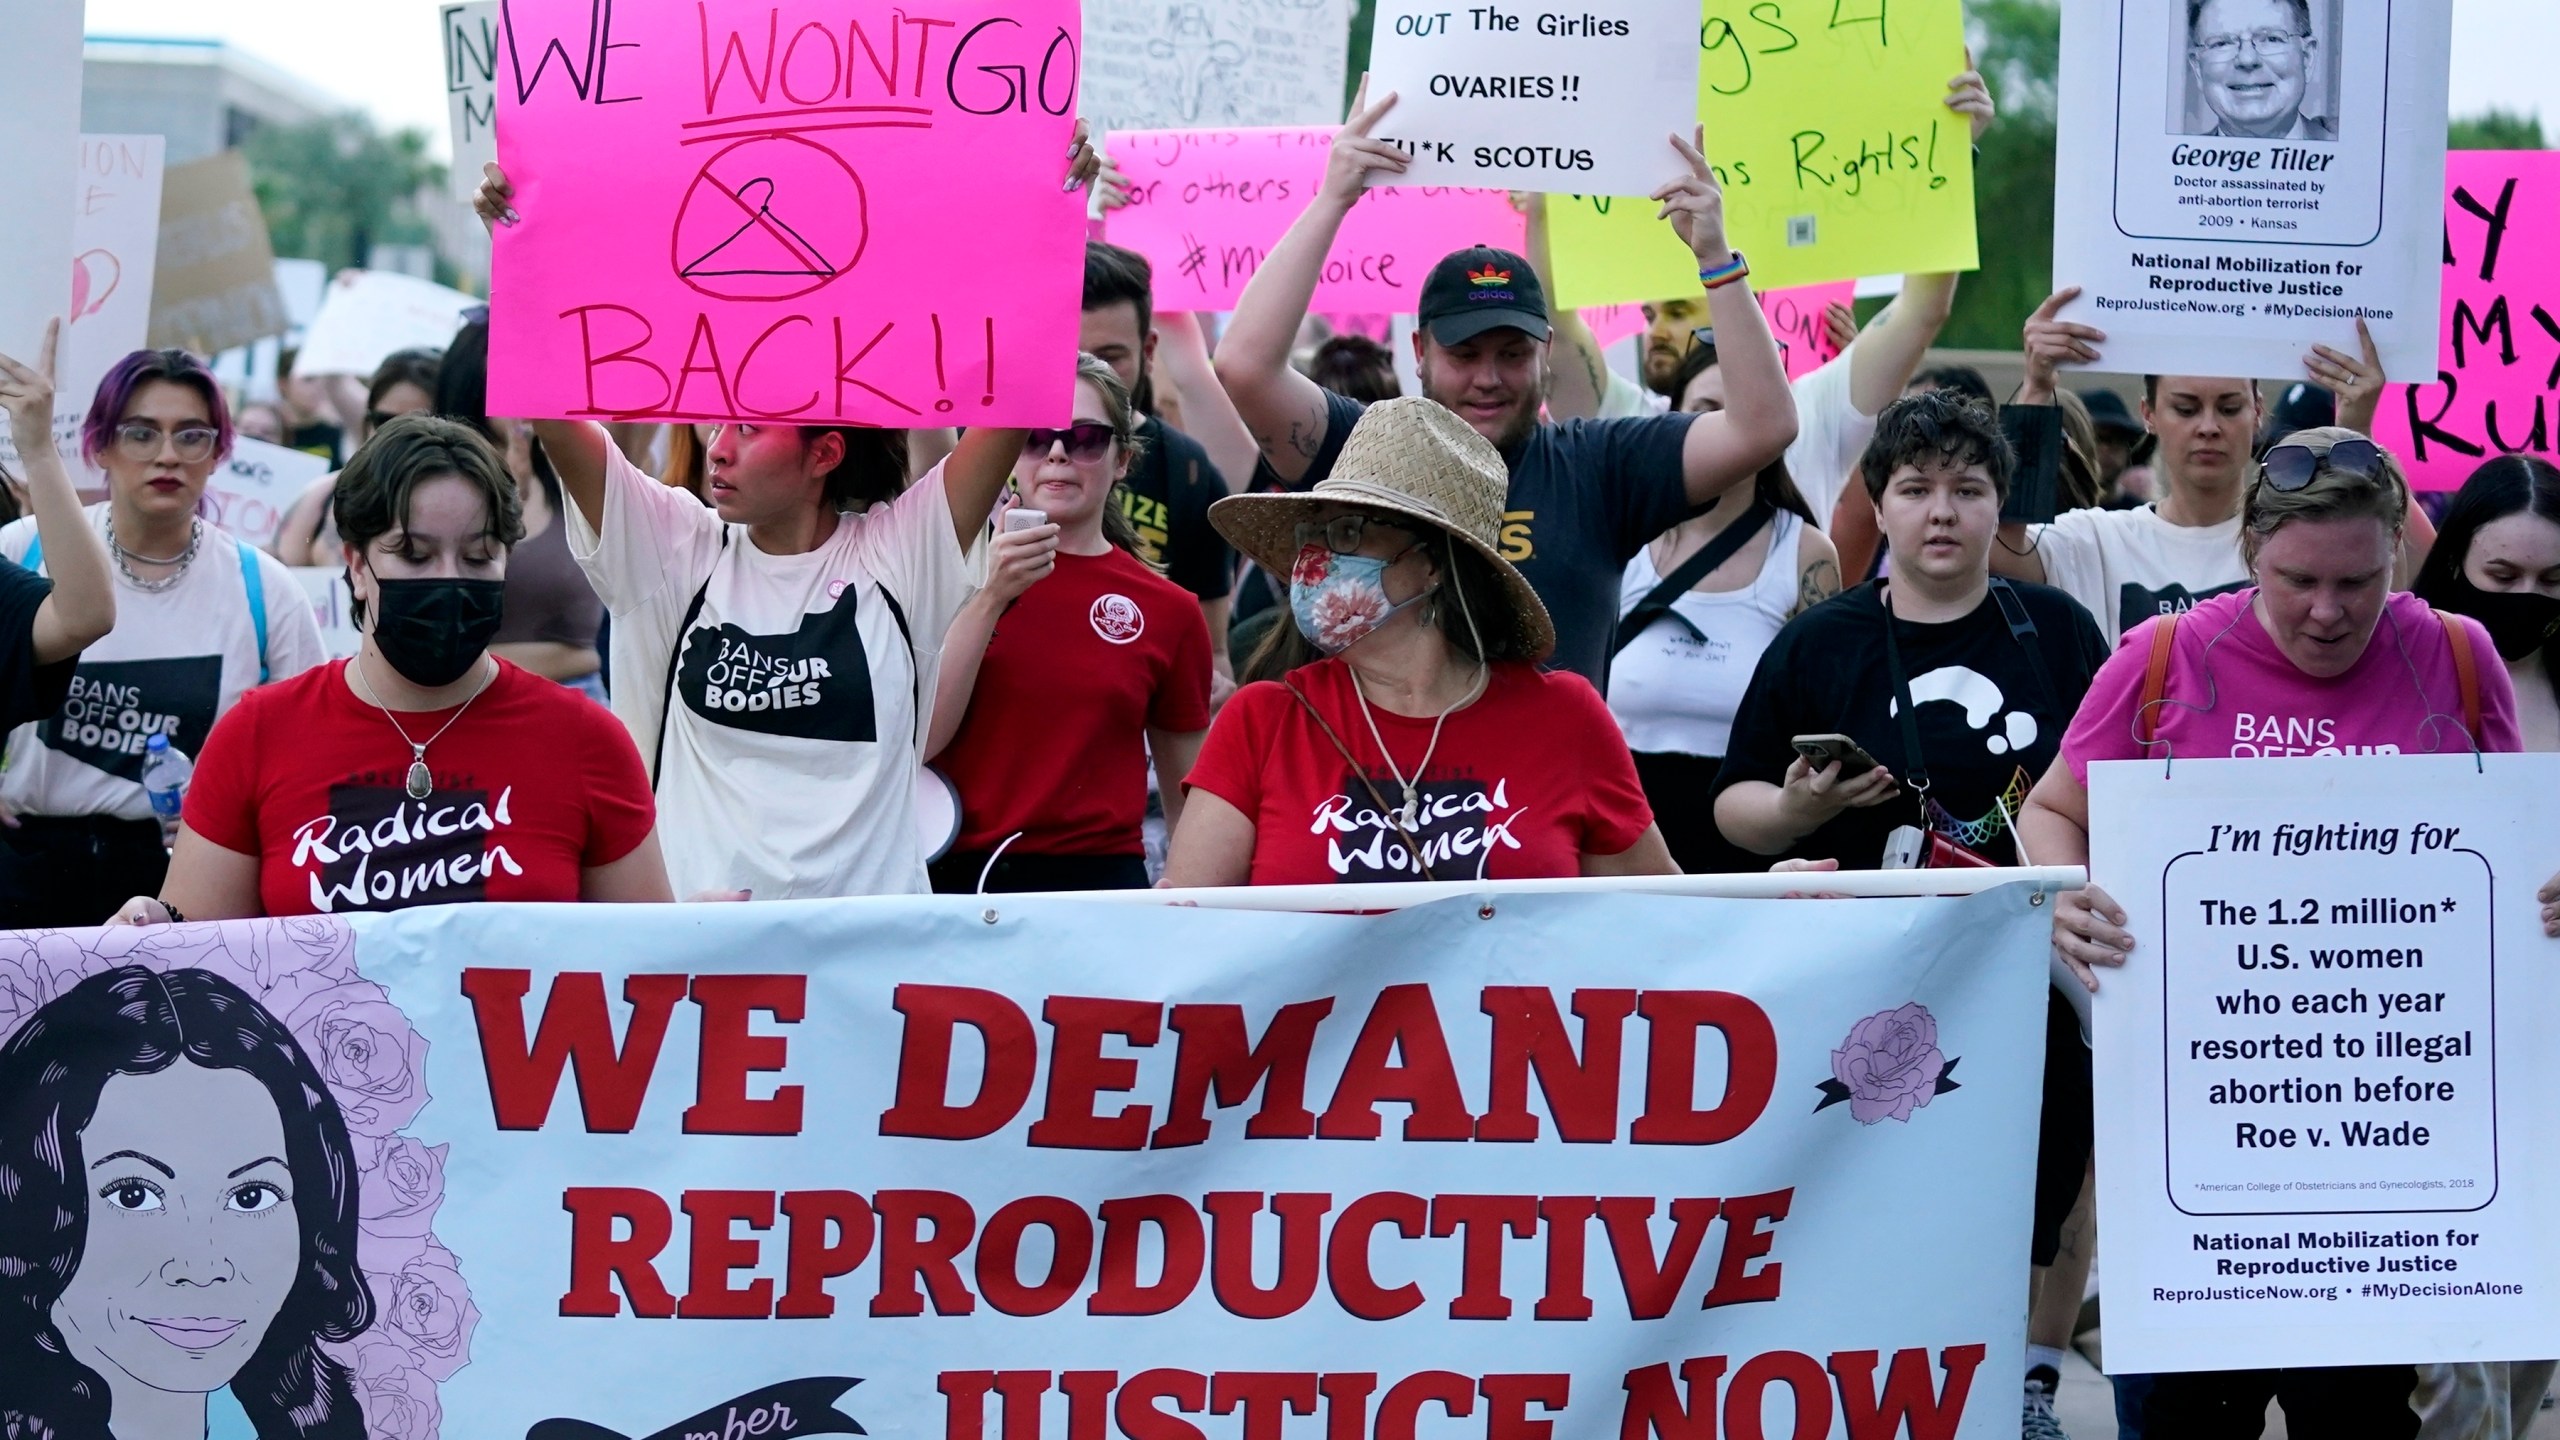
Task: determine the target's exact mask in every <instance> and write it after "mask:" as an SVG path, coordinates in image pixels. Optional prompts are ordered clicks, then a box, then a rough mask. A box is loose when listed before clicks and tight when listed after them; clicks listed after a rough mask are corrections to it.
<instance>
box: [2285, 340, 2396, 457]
mask: <svg viewBox="0 0 2560 1440" xmlns="http://www.w3.org/2000/svg"><path fill="white" fill-rule="evenodd" d="M2356 344H2357V346H2358V348H2360V349H2362V350H2363V351H2364V357H2363V358H2362V359H2358V358H2356V357H2355V356H2352V355H2347V354H2343V353H2341V352H2339V351H2336V350H2332V349H2330V348H2329V347H2328V346H2326V345H2314V346H2312V347H2311V353H2310V354H2308V355H2305V356H2303V357H2302V368H2303V369H2305V370H2307V371H2309V372H2310V373H2311V378H2312V379H2313V380H2315V381H2318V382H2319V383H2320V384H2322V385H2326V386H2328V387H2329V388H2330V389H2331V390H2332V391H2335V392H2336V393H2337V396H2338V423H2339V424H2341V425H2344V426H2345V427H2347V428H2348V429H2350V430H2355V431H2360V432H2362V433H2364V434H2367V435H2370V434H2372V433H2373V412H2374V411H2375V410H2376V409H2377V408H2379V407H2380V406H2381V404H2382V354H2381V352H2380V351H2378V350H2376V349H2374V348H2373V332H2372V331H2371V330H2368V329H2366V328H2365V324H2364V317H2362V316H2358V317H2356Z"/></svg>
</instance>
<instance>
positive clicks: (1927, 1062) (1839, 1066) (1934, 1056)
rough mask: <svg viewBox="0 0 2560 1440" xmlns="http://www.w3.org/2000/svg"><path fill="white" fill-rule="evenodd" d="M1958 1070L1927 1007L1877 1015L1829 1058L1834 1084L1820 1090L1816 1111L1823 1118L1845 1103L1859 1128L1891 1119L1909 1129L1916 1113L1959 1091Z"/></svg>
mask: <svg viewBox="0 0 2560 1440" xmlns="http://www.w3.org/2000/svg"><path fill="white" fill-rule="evenodd" d="M1958 1058H1959V1059H1961V1058H1962V1057H1961V1056H1959V1057H1958ZM1955 1068H1956V1062H1955V1061H1954V1060H1950V1059H1948V1058H1947V1057H1946V1056H1945V1054H1944V1053H1942V1052H1941V1051H1940V1050H1939V1049H1938V1020H1937V1017H1936V1016H1934V1015H1931V1014H1930V1013H1929V1007H1927V1006H1925V1005H1920V1004H1916V1003H1915V1004H1910V1005H1905V1006H1903V1007H1901V1008H1900V1009H1897V1010H1883V1011H1879V1012H1877V1013H1876V1014H1873V1015H1870V1016H1868V1017H1867V1018H1866V1019H1864V1020H1861V1021H1859V1022H1858V1023H1857V1024H1855V1025H1853V1026H1851V1027H1849V1035H1848V1038H1847V1039H1845V1040H1842V1041H1841V1042H1840V1048H1839V1049H1837V1050H1834V1051H1832V1052H1831V1078H1830V1079H1828V1080H1825V1081H1823V1082H1822V1083H1821V1085H1820V1086H1819V1087H1818V1088H1819V1089H1820V1090H1821V1091H1822V1103H1821V1104H1819V1105H1816V1106H1814V1107H1813V1108H1814V1110H1815V1112H1816V1113H1819V1112H1821V1111H1824V1110H1828V1109H1830V1108H1831V1107H1832V1106H1834V1105H1837V1104H1839V1103H1840V1102H1841V1101H1843V1100H1845V1101H1847V1102H1849V1115H1850V1118H1852V1119H1854V1120H1856V1121H1857V1122H1858V1123H1859V1124H1861V1125H1873V1124H1875V1123H1876V1122H1878V1121H1880V1120H1888V1119H1890V1120H1899V1121H1902V1122H1903V1123H1905V1124H1909V1123H1910V1120H1911V1112H1912V1111H1914V1110H1917V1109H1919V1108H1920V1107H1922V1106H1924V1105H1926V1104H1928V1103H1929V1102H1930V1101H1932V1100H1934V1099H1936V1098H1938V1097H1939V1096H1941V1095H1944V1094H1946V1093H1947V1092H1948V1091H1950V1090H1955V1089H1959V1088H1961V1087H1960V1086H1958V1085H1957V1083H1956V1079H1955Z"/></svg>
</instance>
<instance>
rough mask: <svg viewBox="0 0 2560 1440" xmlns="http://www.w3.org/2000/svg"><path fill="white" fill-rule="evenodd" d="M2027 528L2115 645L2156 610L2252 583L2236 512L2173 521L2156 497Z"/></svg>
mask: <svg viewBox="0 0 2560 1440" xmlns="http://www.w3.org/2000/svg"><path fill="white" fill-rule="evenodd" d="M2027 535H2028V541H2029V543H2030V544H2032V545H2033V546H2034V547H2035V553H2036V555H2037V556H2038V557H2039V558H2040V559H2042V560H2043V561H2044V578H2045V583H2046V584H2049V585H2051V586H2053V587H2054V588H2055V589H2057V590H2060V591H2062V592H2064V593H2065V594H2068V595H2069V596H2070V597H2071V598H2072V599H2074V600H2077V601H2079V602H2080V605H2081V608H2083V609H2085V610H2087V611H2088V612H2089V613H2090V614H2091V615H2093V616H2095V617H2097V621H2098V633H2099V634H2101V635H2104V636H2106V637H2107V644H2109V645H2110V646H2112V645H2114V644H2115V643H2116V641H2117V640H2118V639H2120V638H2122V636H2123V635H2124V633H2125V632H2126V631H2128V630H2131V629H2132V628H2133V627H2135V626H2137V625H2139V624H2141V623H2142V622H2143V621H2145V620H2148V619H2150V618H2151V617H2153V616H2155V615H2167V614H2171V613H2173V612H2177V611H2184V610H2192V609H2194V608H2195V605H2196V602H2197V601H2199V600H2210V599H2212V598H2213V597H2214V596H2216V595H2220V594H2224V593H2226V592H2228V591H2232V590H2237V589H2239V588H2241V587H2242V586H2244V585H2246V584H2248V583H2249V566H2248V563H2247V562H2246V561H2244V560H2243V559H2241V557H2240V517H2239V516H2237V515H2234V516H2232V517H2231V518H2230V519H2228V520H2225V521H2223V522H2222V523H2221V524H2219V525H2172V524H2170V523H2169V522H2168V521H2166V520H2163V519H2161V518H2160V512H2159V510H2158V509H2157V508H2156V507H2153V506H2150V505H2145V506H2143V507H2142V508H2141V509H2139V510H2065V511H2064V512H2062V514H2061V515H2060V516H2058V517H2056V519H2055V520H2054V522H2053V523H2052V524H2050V525H2035V526H2030V527H2028V530H2027Z"/></svg>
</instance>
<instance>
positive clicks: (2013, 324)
mask: <svg viewBox="0 0 2560 1440" xmlns="http://www.w3.org/2000/svg"><path fill="white" fill-rule="evenodd" d="M1965 8H1966V18H1967V21H1968V24H1967V26H1966V28H1967V30H1968V31H1969V32H1971V34H1972V35H1973V37H1974V60H1975V63H1976V64H1978V65H1979V66H1980V67H1981V69H1982V73H1983V75H1984V77H1985V78H1987V79H1988V80H1989V81H1990V83H1991V96H1992V99H1993V100H1995V101H1996V102H1998V104H1999V106H2000V123H1999V124H1997V125H1995V126H1993V127H1992V128H1991V133H1990V134H1989V135H1986V136H1984V137H1983V141H1982V150H1981V153H1980V155H1979V156H1978V157H1977V158H1976V159H1975V161H1974V167H1973V203H1974V217H1975V219H1974V224H1975V229H1976V233H1977V234H1978V235H1979V237H1980V245H1981V253H1982V268H1981V269H1980V270H1979V271H1977V272H1975V273H1974V274H1971V275H1967V276H1965V277H1964V281H1963V283H1962V284H1960V285H1959V286H1957V287H1956V306H1955V313H1954V315H1952V316H1951V317H1949V319H1948V321H1947V328H1946V329H1945V330H1944V331H1943V332H1941V334H1940V337H1939V341H1938V343H1939V344H1941V345H1948V346H1955V347H1958V348H1965V349H1984V350H2009V349H2014V348H2016V346H2017V344H2018V327H2019V326H2020V325H2022V324H2024V323H2025V322H2026V318H2027V312H2029V311H2031V310H2033V309H2035V308H2036V306H2037V305H2038V304H2040V303H2042V302H2043V300H2044V297H2045V296H2046V294H2047V293H2049V291H2050V290H2051V288H2052V284H2053V204H2054V171H2053V118H2054V96H2055V91H2056V88H2057V83H2056V82H2057V74H2058V71H2059V70H2060V67H2061V55H2062V7H2061V6H2060V5H2057V4H2055V3H2053V0H1971V3H1969V4H1968V5H1967V6H1966V7H1965ZM2079 198H2080V200H2081V201H2082V202H2085V203H2089V204H2098V203H2103V196H2101V195H2099V194H2097V193H2095V192H2092V193H2090V194H2088V195H2086V196H2082V197H2079Z"/></svg>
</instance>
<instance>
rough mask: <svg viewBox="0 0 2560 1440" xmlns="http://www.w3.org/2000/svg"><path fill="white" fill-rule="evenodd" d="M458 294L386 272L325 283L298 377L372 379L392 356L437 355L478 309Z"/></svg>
mask: <svg viewBox="0 0 2560 1440" xmlns="http://www.w3.org/2000/svg"><path fill="white" fill-rule="evenodd" d="M479 303H480V301H479V300H477V299H476V298H474V297H472V296H469V295H465V294H463V293H462V292H461V291H459V290H455V289H451V288H449V287H447V286H443V285H438V284H436V283H435V282H434V281H432V280H421V279H419V278H417V277H416V276H414V275H402V274H399V273H397V272H394V271H390V270H350V271H346V272H344V273H342V274H340V275H339V276H338V277H337V278H336V279H335V280H332V281H331V282H329V288H328V291H327V292H326V293H325V294H324V295H323V296H322V297H321V300H320V313H319V314H317V315H314V316H313V317H312V318H311V325H310V328H309V329H307V330H305V331H304V332H303V335H302V348H301V350H300V351H298V352H297V353H296V354H295V355H294V357H293V373H294V374H295V375H297V376H300V375H358V376H371V375H372V374H373V371H374V367H376V366H378V365H380V364H381V363H382V362H383V361H384V360H386V359H388V358H390V356H391V354H392V352H394V351H398V350H407V349H412V348H427V349H435V350H441V349H443V348H444V347H445V345H446V344H447V343H449V342H450V341H451V340H452V339H453V336H454V332H455V331H457V330H460V329H461V328H462V312H463V311H465V310H468V309H470V308H471V307H472V306H474V305H477V304H479Z"/></svg>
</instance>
